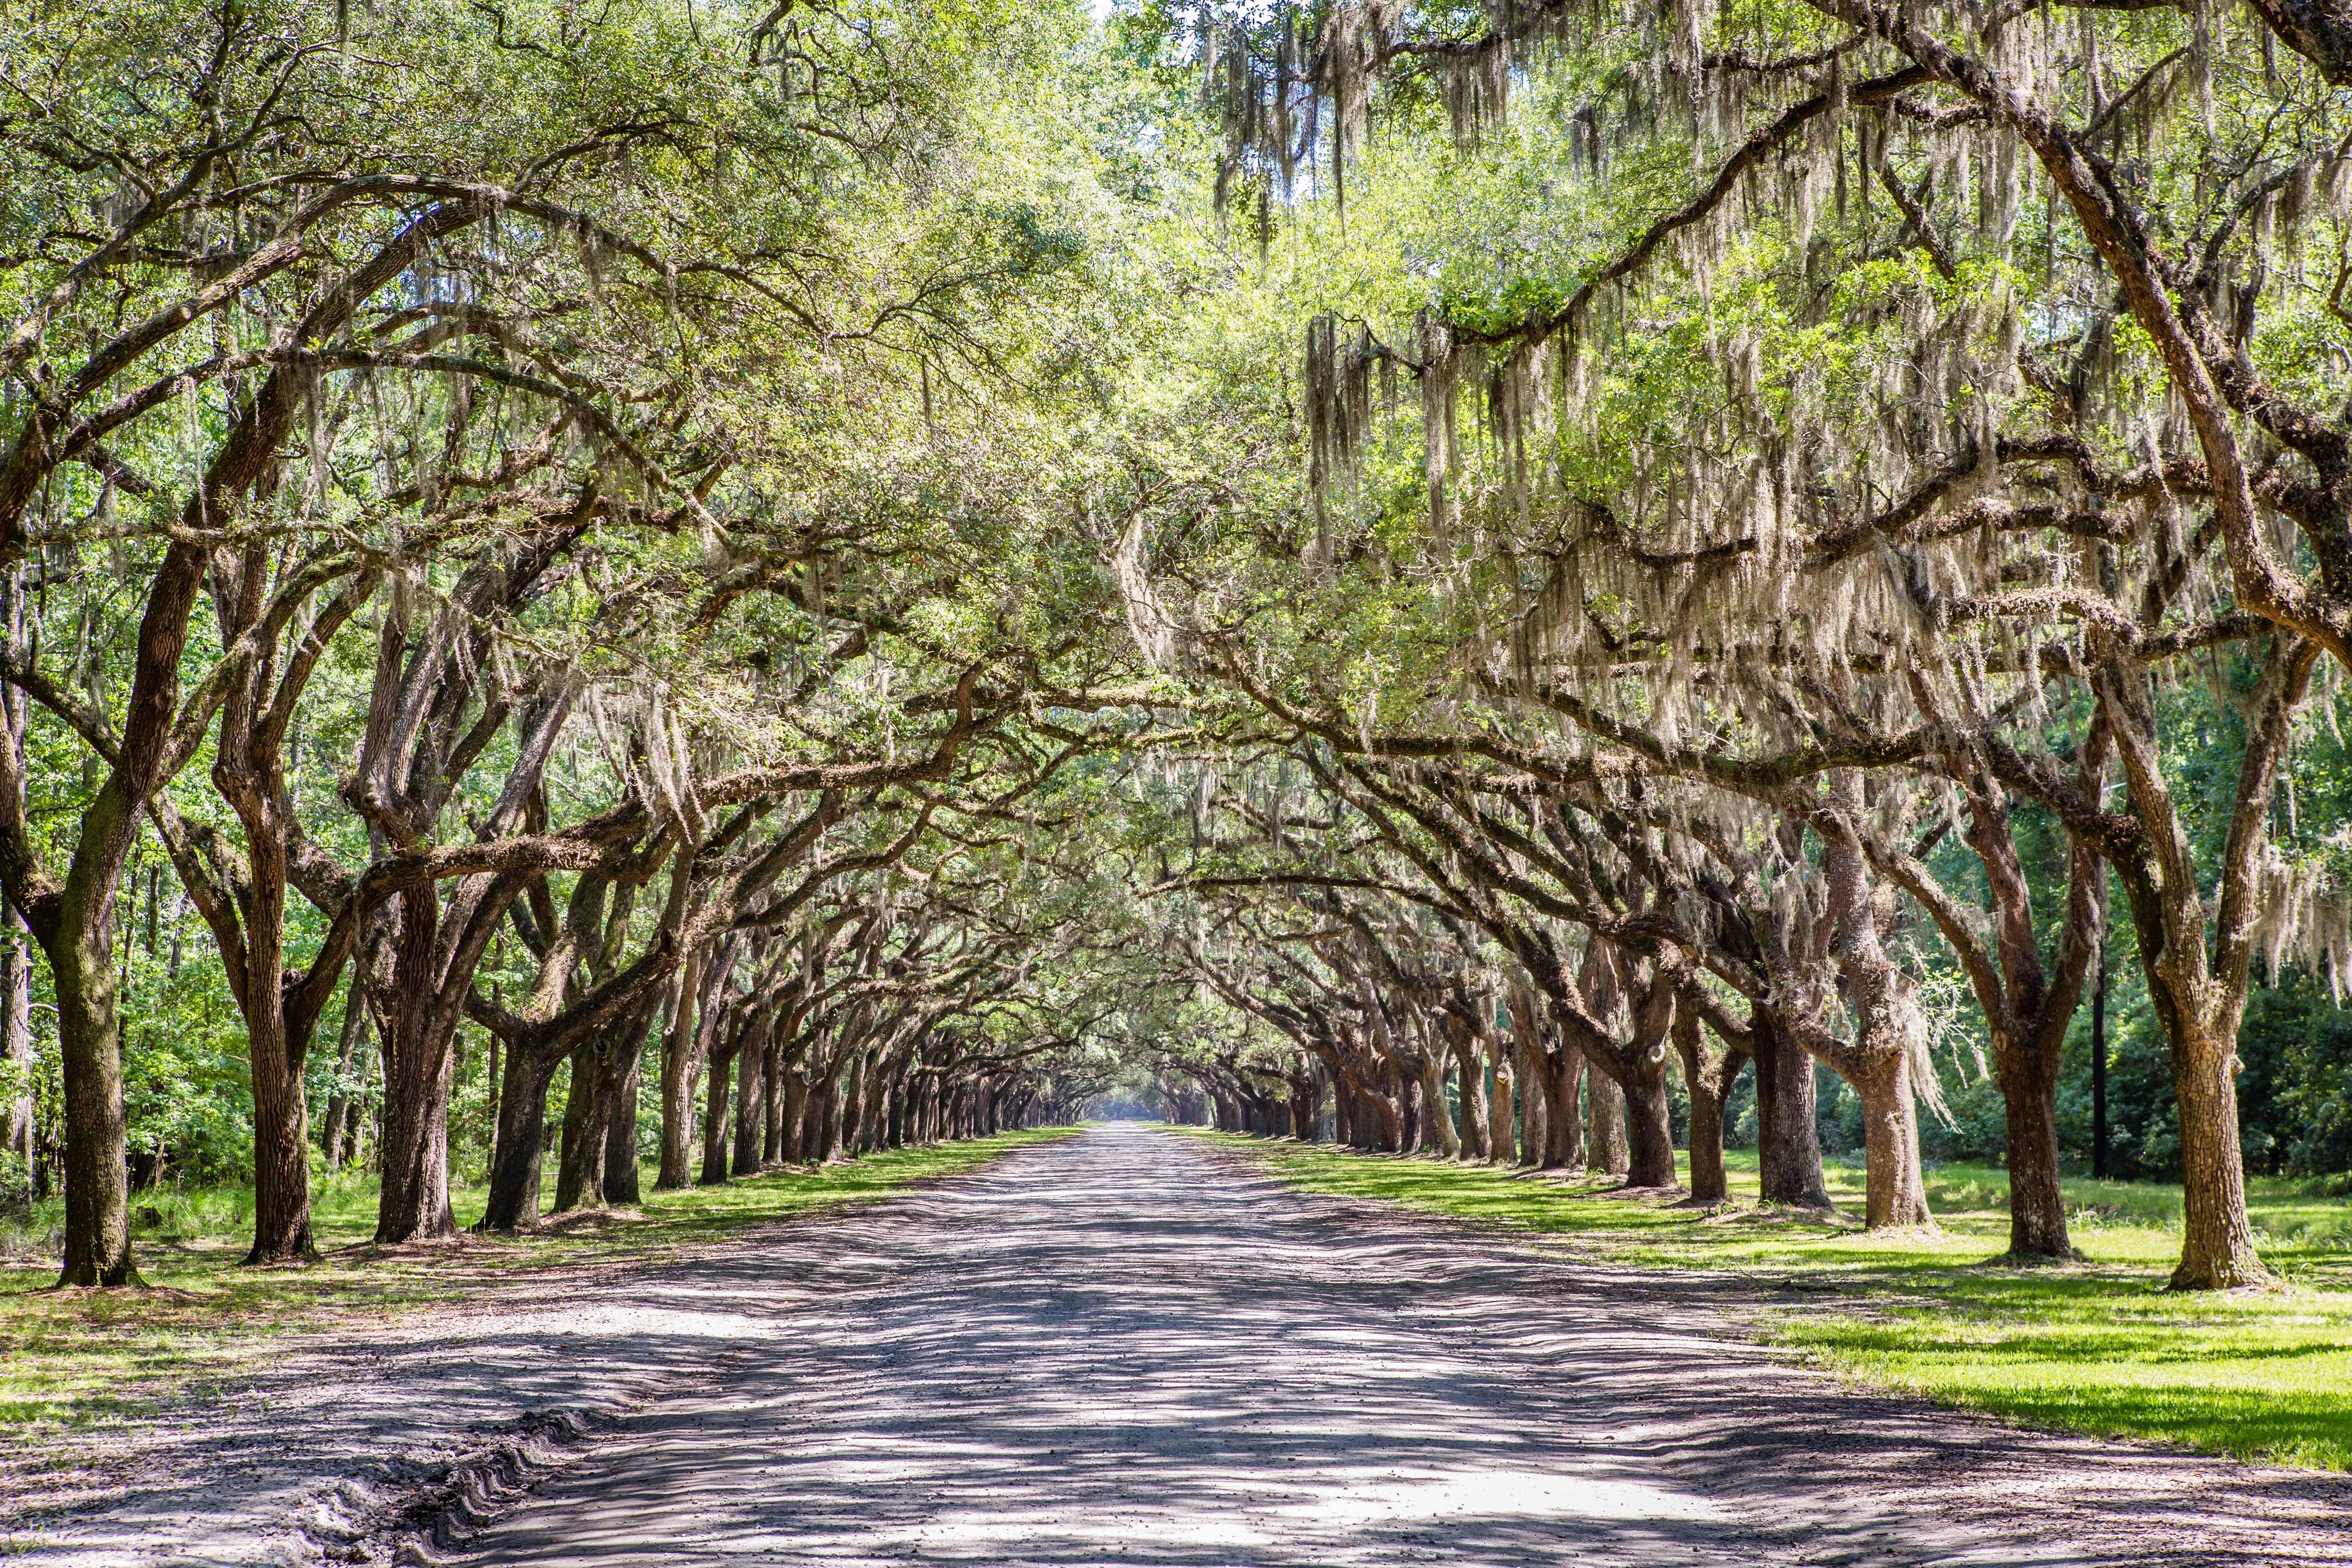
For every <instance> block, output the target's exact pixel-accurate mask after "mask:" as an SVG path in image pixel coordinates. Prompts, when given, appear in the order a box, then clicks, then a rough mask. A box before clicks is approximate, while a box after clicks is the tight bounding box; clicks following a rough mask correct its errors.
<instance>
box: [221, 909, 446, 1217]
mask: <svg viewBox="0 0 2352 1568" xmlns="http://www.w3.org/2000/svg"><path fill="white" fill-rule="evenodd" d="M259 923H260V922H259V921H254V922H253V924H254V925H258V924H259ZM254 945H255V947H256V948H258V947H259V946H260V945H261V943H260V942H258V941H257V942H255V943H254ZM259 973H262V974H266V975H267V976H268V979H269V982H270V989H271V990H272V991H273V992H276V991H277V990H278V986H277V984H276V982H277V974H278V969H277V966H276V965H275V964H274V963H273V964H270V965H268V966H267V967H265V968H261V969H260V970H259ZM256 1002H257V1005H255V1006H254V1007H253V1008H251V1009H250V1010H249V1011H248V1012H247V1014H246V1018H245V1027H246V1056H247V1061H248V1062H249V1063H250V1064H251V1068H252V1077H253V1248H252V1250H251V1251H249V1252H247V1254H246V1258H245V1260H246V1261H247V1263H283V1262H291V1261H296V1260H308V1259H313V1258H317V1257H318V1256H319V1248H318V1245H317V1243H316V1242H315V1241H314V1240H313V1239H312V1238H311V1235H310V1108H309V1106H308V1104H307V1103H306V1102H305V1097H304V1095H303V1092H302V1062H303V1058H305V1057H306V1056H307V1055H308V1054H309V1053H308V1052H307V1051H304V1050H303V1049H301V1048H300V1043H299V1042H295V1041H290V1040H289V1039H288V1038H287V1034H286V1016H285V1009H284V1007H283V1006H282V1005H280V996H279V995H275V994H273V995H270V996H268V997H260V998H256ZM444 1194H445V1201H446V1176H445V1185H444Z"/></svg>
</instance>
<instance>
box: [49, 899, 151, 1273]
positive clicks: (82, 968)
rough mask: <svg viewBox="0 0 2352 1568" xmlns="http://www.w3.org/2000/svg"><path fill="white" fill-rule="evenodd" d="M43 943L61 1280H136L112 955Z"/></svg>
mask: <svg viewBox="0 0 2352 1568" xmlns="http://www.w3.org/2000/svg"><path fill="white" fill-rule="evenodd" d="M45 945H46V946H47V952H48V958H49V974H50V977H51V980H52V982H53V984H54V985H55V988H56V994H57V1003H58V1058H59V1060H60V1065H61V1066H62V1067H63V1068H64V1073H63V1077H64V1089H65V1112H66V1115H65V1121H66V1160H65V1165H66V1183H65V1185H66V1253H65V1267H64V1268H63V1269H62V1271H61V1272H60V1273H59V1275H58V1284H59V1285H63V1286H118V1285H135V1284H138V1283H139V1282H140V1280H139V1271H138V1268H137V1267H136V1266H135V1265H133V1263H132V1262H131V1166H130V1157H129V1151H130V1143H129V1139H128V1136H127V1129H126V1125H125V1122H124V1117H123V1106H122V1049H121V1036H120V1035H119V1034H118V1032H117V1028H116V1023H117V1020H116V1017H115V1010H114V1000H115V992H114V965H113V963H112V961H111V959H112V955H111V953H110V952H109V951H108V948H107V946H106V944H105V942H103V941H102V940H93V939H91V938H90V937H89V936H88V935H87V934H86V933H79V932H73V931H70V930H68V931H60V932H59V934H58V939H57V940H56V941H54V942H50V943H47V944H45Z"/></svg>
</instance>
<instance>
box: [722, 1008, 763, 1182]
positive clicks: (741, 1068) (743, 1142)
mask: <svg viewBox="0 0 2352 1568" xmlns="http://www.w3.org/2000/svg"><path fill="white" fill-rule="evenodd" d="M737 1055H738V1057H739V1058H740V1061H739V1064H738V1066H737V1068H736V1075H735V1082H736V1088H735V1149H734V1156H733V1159H732V1160H731V1161H730V1165H731V1167H732V1171H733V1173H734V1174H736V1175H738V1176H755V1175H758V1174H759V1173H760V1132H761V1126H760V1123H761V1110H762V1108H763V1100H762V1097H761V1089H762V1088H763V1087H764V1086H765V1083H766V1079H767V1073H766V1064H767V1060H768V1045H767V1029H766V1026H765V1024H764V1022H763V1023H761V1024H755V1025H754V1026H752V1028H751V1032H750V1034H749V1035H748V1037H746V1041H745V1044H744V1045H743V1047H742V1048H741V1049H740V1051H739V1052H738V1053H737Z"/></svg>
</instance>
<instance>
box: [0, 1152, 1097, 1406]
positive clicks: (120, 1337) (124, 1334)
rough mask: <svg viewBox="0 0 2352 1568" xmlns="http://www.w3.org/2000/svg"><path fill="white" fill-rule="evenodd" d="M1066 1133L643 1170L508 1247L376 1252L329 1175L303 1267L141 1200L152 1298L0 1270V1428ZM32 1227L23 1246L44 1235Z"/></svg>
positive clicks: (849, 1200) (214, 1373)
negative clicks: (634, 1198)
mask: <svg viewBox="0 0 2352 1568" xmlns="http://www.w3.org/2000/svg"><path fill="white" fill-rule="evenodd" d="M1070 1131H1073V1130H1072V1129H1066V1128H1048V1129H1037V1130H1032V1131H1017V1132H1006V1133H1001V1134H999V1135H997V1136H996V1137H993V1138H983V1139H976V1140H974V1141H972V1142H964V1143H949V1144H942V1145H940V1146H939V1147H936V1148H929V1149H895V1150H888V1151H885V1152H879V1153H876V1154H871V1155H868V1156H867V1157H866V1158H865V1159H863V1160H859V1161H857V1162H856V1163H847V1164H836V1165H829V1166H825V1167H823V1168H822V1169H817V1170H808V1171H801V1170H793V1171H780V1172H774V1173H769V1174H765V1175H760V1176H751V1177H745V1178H743V1179H740V1180H738V1181H730V1182H729V1183H727V1184H724V1185H722V1186H715V1187H690V1188H688V1189H686V1190H685V1191H682V1192H673V1193H657V1192H655V1191H654V1190H653V1179H654V1171H653V1170H652V1168H651V1167H647V1168H646V1169H645V1170H643V1171H642V1172H641V1173H640V1186H641V1190H642V1191H643V1192H644V1194H645V1199H644V1202H643V1204H642V1205H640V1206H639V1207H636V1208H633V1209H625V1210H616V1211H610V1212H597V1211H590V1212H588V1213H585V1214H583V1215H578V1216H566V1217H563V1218H562V1220H561V1221H560V1222H558V1223H551V1224H549V1225H547V1226H543V1227H541V1229H540V1230H538V1231H535V1232H530V1233H527V1234H524V1235H521V1236H517V1237H477V1236H471V1235H468V1236H465V1237H461V1238H460V1239H458V1240H457V1241H455V1242H450V1243H444V1244H431V1245H425V1246H418V1247H392V1248H384V1249H378V1248H376V1247H373V1246H371V1245H370V1244H369V1243H370V1238H371V1237H373V1234H374V1230H375V1200H376V1184H375V1179H374V1178H373V1176H362V1175H342V1176H334V1177H330V1178H327V1179H324V1180H322V1181H321V1182H320V1184H318V1187H317V1188H316V1190H315V1192H314V1195H313V1206H312V1220H313V1226H314V1228H315V1230H316V1232H317V1235H318V1238H319V1247H320V1261H319V1262H317V1263H315V1264H311V1265H308V1266H302V1267H285V1268H244V1267H242V1265H241V1263H240V1260H241V1259H242V1258H243V1257H244V1256H245V1252H246V1249H247V1246H248V1245H249V1244H250V1241H251V1237H250V1227H251V1225H252V1215H253V1197H252V1194H251V1193H250V1192H249V1191H234V1190H231V1191H211V1190H207V1191H194V1192H189V1193H185V1194H160V1193H142V1194H137V1195H136V1196H135V1197H134V1198H133V1200H132V1203H131V1214H132V1219H133V1226H132V1229H133V1235H134V1244H135V1250H136V1252H137V1255H138V1259H139V1267H140V1270H141V1272H142V1275H143V1276H144V1277H145V1279H147V1281H148V1283H149V1285H150V1286H152V1287H153V1289H147V1290H130V1291H55V1290H50V1289H47V1286H49V1285H50V1284H51V1283H52V1282H53V1281H54V1280H55V1279H56V1278H57V1272H58V1266H57V1262H56V1260H55V1259H54V1258H38V1257H28V1256H27V1255H26V1254H25V1253H23V1252H21V1251H20V1252H16V1253H14V1254H13V1255H11V1256H9V1257H8V1258H6V1266H5V1268H0V1431H5V1432H8V1433H9V1434H10V1436H11V1437H12V1439H16V1438H21V1437H23V1436H25V1435H26V1429H27V1428H41V1427H47V1426H60V1425H64V1426H89V1425H92V1424H94V1423H98V1422H101V1421H104V1420H107V1419H110V1418H114V1417H117V1416H120V1415H123V1414H125V1413H126V1412H130V1411H133V1410H136V1409H139V1408H142V1407H145V1406H149V1405H152V1404H153V1403H154V1402H155V1401H156V1400H157V1399H159V1398H161V1397H163V1396H164V1395H165V1394H170V1393H173V1392H174V1391H184V1390H186V1389H187V1388H188V1387H189V1385H190V1384H194V1383H201V1382H203V1381H205V1380H208V1379H216V1378H225V1377H230V1376H234V1375H236V1374H238V1373H242V1372H245V1371H248V1370H250V1368H251V1366H252V1363H253V1362H254V1359H255V1357H256V1354H257V1352H259V1351H260V1350H261V1349H262V1348H263V1347H264V1345H265V1344H266V1342H268V1340H269V1339H270V1338H272V1337H274V1336H277V1335H280V1334H284V1333H287V1332H290V1331H301V1330H310V1329H322V1328H328V1327H331V1326H333V1325H335V1324H337V1323H338V1322H345V1321H351V1320H352V1319H353V1318H357V1317H365V1316H375V1315H381V1314H383V1313H387V1312H397V1311H401V1310H408V1309H412V1308H416V1307H423V1306H428V1305H441V1304H448V1303H455V1302H461V1301H463V1300H467V1298H468V1297H472V1296H476V1295H479V1294H482V1293H484V1292H486V1291H488V1290H489V1289H493V1288H495V1287H496V1286H498V1285H499V1283H501V1282H502V1281H511V1280H517V1279H523V1278H526V1277H528V1276H530V1275H531V1274H533V1273H547V1274H553V1273H556V1272H558V1271H577V1270H583V1269H587V1268H596V1267H600V1266H611V1265H616V1264H621V1263H635V1262H644V1261H660V1260H663V1259H667V1258H678V1257H683V1256H687V1255H689V1254H691V1253H692V1252H694V1251H695V1250H696V1249H697V1248H698V1247H707V1246H709V1245H712V1244H714V1243H719V1242H723V1241H725V1240H726V1239H727V1238H728V1237H730V1236H731V1235H734V1234H736V1233H739V1232H740V1231H742V1230H743V1229H745V1228H746V1227H748V1226H757V1225H761V1224H766V1223H769V1222H772V1221H775V1220H782V1219H787V1218H790V1217H792V1216H793V1215H803V1214H808V1213H812V1212H814V1211H817V1210H822V1209H828V1208H836V1207H839V1206H841V1205H846V1204H856V1203H863V1202H870V1201H873V1200H875V1199H877V1198H882V1197H887V1196H888V1195H890V1194H893V1193H896V1192H900V1191H903V1190H905V1189H906V1188H907V1187H908V1186H909V1185H911V1184H916V1183H919V1182H923V1181H929V1180H934V1179H937V1178H939V1177H942V1176H950V1175H954V1174H957V1173H961V1172H963V1171H968V1170H971V1168H973V1167H974V1166H976V1165H980V1164H982V1163H985V1162H987V1161H989V1160H991V1159H993V1158H995V1157H996V1156H997V1155H999V1154H1002V1153H1003V1152H1006V1151H1007V1150H1010V1149H1014V1148H1019V1147H1021V1146H1023V1145H1024V1144H1029V1143H1036V1142H1048V1141H1051V1140H1053V1139H1055V1138H1061V1137H1066V1136H1068V1135H1069V1133H1070ZM453 1196H454V1200H455V1203H456V1206H457V1222H458V1224H459V1225H461V1226H464V1225H468V1224H471V1223H472V1222H473V1221H474V1220H476V1219H478V1218H479V1217H480V1215H481V1211H482V1203H483V1194H482V1192H481V1191H480V1190H479V1189H478V1188H476V1189H474V1190H472V1191H460V1192H457V1193H456V1194H453ZM142 1210H146V1211H149V1213H148V1214H147V1215H146V1216H145V1217H143V1218H142V1213H141V1211H142ZM38 1220H39V1216H38V1215H36V1222H38ZM32 1234H34V1235H36V1236H39V1235H45V1234H46V1231H44V1230H42V1229H40V1228H39V1226H38V1223H37V1225H36V1227H35V1228H34V1230H33V1232H32Z"/></svg>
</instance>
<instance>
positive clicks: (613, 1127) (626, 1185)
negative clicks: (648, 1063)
mask: <svg viewBox="0 0 2352 1568" xmlns="http://www.w3.org/2000/svg"><path fill="white" fill-rule="evenodd" d="M652 1028H653V1017H652V1015H651V1014H650V1013H648V1014H646V1015H645V1016H644V1022H643V1023H642V1024H641V1025H640V1026H635V1027H633V1028H631V1030H630V1031H629V1033H628V1034H627V1035H626V1036H625V1037H624V1038H623V1039H622V1040H621V1042H620V1043H619V1045H618V1046H617V1047H615V1049H614V1052H613V1055H614V1060H613V1061H612V1062H610V1063H609V1064H608V1065H607V1066H606V1068H605V1069H604V1085H603V1089H602V1091H601V1093H600V1094H599V1096H598V1099H599V1100H601V1101H602V1109H603V1110H604V1201H605V1202H606V1203H608V1204H615V1205H619V1206H621V1207H623V1208H634V1207H635V1206H636V1205H637V1202H638V1200H639V1197H640V1194H639V1192H638V1186H637V1184H638V1179H639V1178H638V1173H637V1100H638V1099H639V1096H640V1093H641V1089H642V1085H643V1082H644V1079H645V1042H646V1035H647V1034H648V1033H650V1032H651V1030H652Z"/></svg>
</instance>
